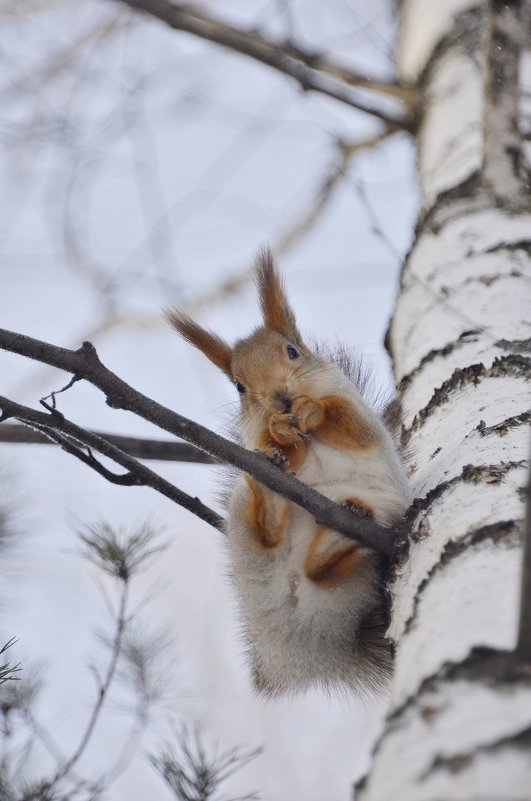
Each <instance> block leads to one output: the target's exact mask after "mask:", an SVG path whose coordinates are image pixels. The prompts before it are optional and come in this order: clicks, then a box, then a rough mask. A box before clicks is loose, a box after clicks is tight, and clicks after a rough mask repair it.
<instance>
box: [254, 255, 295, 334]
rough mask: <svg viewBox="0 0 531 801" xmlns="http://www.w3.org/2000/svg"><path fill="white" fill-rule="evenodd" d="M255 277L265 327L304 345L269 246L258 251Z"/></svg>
mask: <svg viewBox="0 0 531 801" xmlns="http://www.w3.org/2000/svg"><path fill="white" fill-rule="evenodd" d="M255 279H256V286H257V289H258V296H259V299H260V307H261V309H262V316H263V318H264V325H265V327H266V328H270V329H272V330H273V331H277V332H278V333H279V334H282V335H283V336H285V337H286V338H287V339H289V340H290V342H293V343H295V344H296V345H300V346H303V345H304V343H303V341H302V337H301V335H300V334H299V331H298V329H297V323H296V321H295V314H294V313H293V310H292V308H291V306H290V305H289V303H288V299H287V297H286V292H285V289H284V285H283V283H282V279H281V278H280V275H279V274H278V272H277V269H276V267H275V263H274V261H273V255H272V253H271V251H270V250H269V248H263V249H262V250H260V251H259V252H258V255H257V257H256V266H255Z"/></svg>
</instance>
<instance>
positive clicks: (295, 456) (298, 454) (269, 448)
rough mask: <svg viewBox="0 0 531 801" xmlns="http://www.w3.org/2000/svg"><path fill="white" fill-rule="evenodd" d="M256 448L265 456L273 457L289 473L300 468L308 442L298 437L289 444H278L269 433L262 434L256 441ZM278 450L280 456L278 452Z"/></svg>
mask: <svg viewBox="0 0 531 801" xmlns="http://www.w3.org/2000/svg"><path fill="white" fill-rule="evenodd" d="M258 450H259V451H262V453H263V454H265V455H266V456H267V457H269V458H272V457H274V461H276V462H277V463H278V464H279V466H280V467H284V469H285V470H288V471H289V472H290V473H296V472H297V470H300V468H301V467H302V465H303V463H304V460H305V459H306V455H307V453H308V443H307V442H306V441H305V440H301V439H298V440H297V441H296V442H292V443H290V444H282V445H281V444H280V443H279V442H278V440H277V439H273V438H272V437H271V436H270V435H269V434H264V435H263V437H262V439H261V440H260V442H259V443H258ZM279 452H280V458H278V453H279Z"/></svg>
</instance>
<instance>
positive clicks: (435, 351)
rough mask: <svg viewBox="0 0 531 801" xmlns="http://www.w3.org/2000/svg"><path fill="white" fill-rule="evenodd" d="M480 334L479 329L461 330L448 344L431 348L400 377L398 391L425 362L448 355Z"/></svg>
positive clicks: (402, 389)
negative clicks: (413, 366) (416, 363)
mask: <svg viewBox="0 0 531 801" xmlns="http://www.w3.org/2000/svg"><path fill="white" fill-rule="evenodd" d="M480 334H481V331H480V330H479V329H475V330H474V329H472V330H470V331H463V333H462V334H460V335H459V337H458V339H456V340H455V341H454V342H448V344H447V345H444V346H443V347H442V348H432V350H430V351H429V353H427V354H426V355H425V356H423V357H422V359H421V360H420V362H419V363H418V365H417V366H416V367H415V368H414V369H413V370H411V372H409V373H407V374H406V375H405V376H403V377H402V379H401V381H400V383H399V384H398V392H404V390H405V389H406V388H407V387H408V386H409V385H410V384H411V382H412V380H413V378H415V376H416V375H418V373H420V372H421V370H422V369H423V367H424V366H425V365H426V364H429V362H432V361H433V360H434V359H437V358H439V357H441V356H449V354H450V353H453V351H454V350H458V349H459V348H461V347H462V346H463V345H466V344H468V343H469V342H477V341H478V339H479V336H480Z"/></svg>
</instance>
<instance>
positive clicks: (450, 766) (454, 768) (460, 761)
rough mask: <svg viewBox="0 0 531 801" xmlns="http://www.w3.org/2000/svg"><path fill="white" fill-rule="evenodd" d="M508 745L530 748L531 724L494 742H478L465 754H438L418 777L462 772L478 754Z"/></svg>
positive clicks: (491, 751)
mask: <svg viewBox="0 0 531 801" xmlns="http://www.w3.org/2000/svg"><path fill="white" fill-rule="evenodd" d="M507 745H516V746H517V747H519V748H522V749H525V750H526V751H527V750H529V748H530V747H531V726H526V727H525V728H524V729H522V730H521V731H518V732H516V733H515V734H508V735H505V736H504V737H500V738H499V739H498V740H496V741H495V742H492V743H485V744H478V745H477V746H476V747H475V748H474V750H473V751H466V752H465V753H463V754H454V755H453V756H448V757H446V756H441V755H440V754H439V755H438V756H436V757H435V758H434V759H433V761H432V763H431V765H430V766H429V768H427V769H426V770H425V771H424V772H423V773H421V775H420V776H419V777H418V779H419V781H426V779H428V778H429V777H430V775H431V774H432V773H434V772H436V771H446V772H448V773H461V771H463V770H465V769H466V768H467V767H468V766H469V765H470V764H471V763H472V762H473V761H474V758H475V757H476V756H477V755H478V754H493V753H495V752H496V751H497V750H498V749H499V748H504V747H505V746H507Z"/></svg>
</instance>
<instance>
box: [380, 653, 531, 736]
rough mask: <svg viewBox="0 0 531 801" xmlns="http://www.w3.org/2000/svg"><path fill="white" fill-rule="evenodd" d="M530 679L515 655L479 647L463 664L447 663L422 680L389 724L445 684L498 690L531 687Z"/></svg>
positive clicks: (431, 700) (391, 716)
mask: <svg viewBox="0 0 531 801" xmlns="http://www.w3.org/2000/svg"><path fill="white" fill-rule="evenodd" d="M530 679H531V669H530V668H529V666H528V665H527V666H526V665H522V664H521V663H518V662H517V661H515V659H514V654H513V653H512V651H499V650H496V649H494V648H488V647H484V646H476V647H475V648H472V649H471V651H470V653H469V654H468V656H467V657H466V658H465V659H464V660H463V661H462V662H445V663H444V664H443V665H441V667H440V668H439V670H438V671H437V672H436V673H434V674H433V675H432V676H428V677H427V678H425V679H423V681H422V682H421V683H420V685H419V687H418V688H417V691H416V692H415V693H414V694H413V695H410V696H409V697H408V698H407V699H406V700H405V701H404V702H403V703H402V704H401V705H400V706H399V707H397V708H396V709H394V710H393V712H392V713H391V715H390V716H389V721H390V722H398V721H399V720H400V718H401V717H403V715H405V714H407V712H408V710H409V709H411V708H415V707H417V705H418V706H419V708H420V707H421V706H422V704H421V699H422V696H423V695H425V694H426V695H429V696H432V694H433V693H435V692H437V689H438V687H439V685H442V684H443V683H445V682H454V681H463V680H464V681H470V682H474V683H478V682H481V683H482V684H484V685H485V686H487V687H492V688H493V689H494V690H499V689H500V687H501V686H505V687H507V688H511V687H514V686H515V685H519V684H521V685H523V686H525V687H528V686H529V681H530ZM430 705H431V706H433V698H430Z"/></svg>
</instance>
